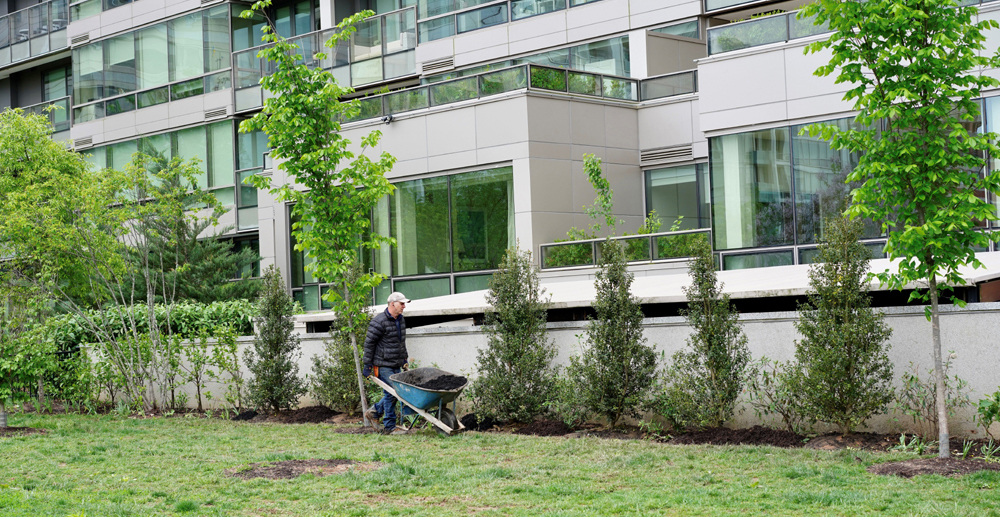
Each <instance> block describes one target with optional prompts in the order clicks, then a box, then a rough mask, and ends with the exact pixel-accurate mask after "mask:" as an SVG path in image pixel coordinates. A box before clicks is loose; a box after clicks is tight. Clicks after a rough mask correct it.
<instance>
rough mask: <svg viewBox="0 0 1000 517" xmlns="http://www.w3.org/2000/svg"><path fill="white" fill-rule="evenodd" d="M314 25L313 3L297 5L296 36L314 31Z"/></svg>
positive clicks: (307, 2) (306, 2)
mask: <svg viewBox="0 0 1000 517" xmlns="http://www.w3.org/2000/svg"><path fill="white" fill-rule="evenodd" d="M312 25H313V24H312V2H310V1H308V0H307V1H305V2H299V3H297V4H295V35H296V36H301V35H303V34H309V33H310V32H312V31H313V29H312Z"/></svg>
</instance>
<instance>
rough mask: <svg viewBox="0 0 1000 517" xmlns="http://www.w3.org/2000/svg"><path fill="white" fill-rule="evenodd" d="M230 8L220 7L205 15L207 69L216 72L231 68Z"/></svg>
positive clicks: (210, 10) (205, 70)
mask: <svg viewBox="0 0 1000 517" xmlns="http://www.w3.org/2000/svg"><path fill="white" fill-rule="evenodd" d="M230 56H231V50H230V47H229V8H228V7H226V6H225V5H220V6H217V7H213V8H212V9H209V10H208V12H207V13H205V59H206V61H205V69H204V70H203V71H204V72H214V71H216V70H222V69H224V68H229V66H230V64H229V60H230V59H231V58H230Z"/></svg>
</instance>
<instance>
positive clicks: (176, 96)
mask: <svg viewBox="0 0 1000 517" xmlns="http://www.w3.org/2000/svg"><path fill="white" fill-rule="evenodd" d="M203 93H205V80H204V79H202V78H200V77H199V78H197V79H192V80H190V81H185V82H183V83H177V84H174V85H172V86H170V100H172V101H176V100H180V99H186V98H188V97H194V96H195V95H201V94H203Z"/></svg>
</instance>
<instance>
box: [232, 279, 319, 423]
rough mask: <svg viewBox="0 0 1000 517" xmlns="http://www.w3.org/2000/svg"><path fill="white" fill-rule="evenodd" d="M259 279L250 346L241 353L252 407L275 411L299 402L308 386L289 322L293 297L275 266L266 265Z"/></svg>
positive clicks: (294, 335) (295, 336)
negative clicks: (301, 368)
mask: <svg viewBox="0 0 1000 517" xmlns="http://www.w3.org/2000/svg"><path fill="white" fill-rule="evenodd" d="M261 283H262V285H261V293H260V298H259V299H258V301H257V316H256V317H255V318H254V323H255V326H256V332H255V333H254V340H253V347H252V348H248V349H247V351H246V354H245V356H244V360H245V361H246V363H247V368H249V369H250V373H251V377H250V379H249V382H247V398H248V399H249V401H250V403H251V404H252V405H253V407H256V408H258V409H261V410H266V411H274V412H278V411H280V410H282V409H283V408H292V407H295V406H296V405H298V401H299V397H301V396H302V395H304V394H305V393H306V391H308V390H307V389H306V385H305V382H304V381H303V380H302V379H300V378H299V365H298V359H299V355H301V352H300V351H299V336H298V334H296V333H295V324H294V323H293V322H292V310H293V308H294V305H295V304H294V302H293V301H292V297H291V296H289V295H288V292H287V291H286V290H285V282H284V281H282V280H281V273H280V272H279V271H278V270H277V269H276V268H275V267H274V266H269V267H268V268H267V270H266V271H265V272H264V277H263V278H262V279H261Z"/></svg>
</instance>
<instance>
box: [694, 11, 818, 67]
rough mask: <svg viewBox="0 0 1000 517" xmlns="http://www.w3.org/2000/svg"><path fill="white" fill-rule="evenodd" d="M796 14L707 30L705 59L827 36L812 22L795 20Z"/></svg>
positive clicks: (803, 19)
mask: <svg viewBox="0 0 1000 517" xmlns="http://www.w3.org/2000/svg"><path fill="white" fill-rule="evenodd" d="M797 14H798V11H793V12H790V13H782V14H775V15H772V16H765V17H761V18H754V19H751V20H747V21H742V22H736V23H730V24H728V25H722V26H719V27H712V28H711V29H708V55H710V56H711V55H714V54H721V53H724V52H732V51H734V50H741V49H745V48H751V47H759V46H761V45H767V44H769V43H780V42H785V41H790V40H794V39H798V38H805V37H808V36H814V35H816V34H823V33H825V32H829V28H828V27H827V25H826V24H822V25H816V24H815V23H814V20H813V18H802V19H798V18H796V15H797Z"/></svg>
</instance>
